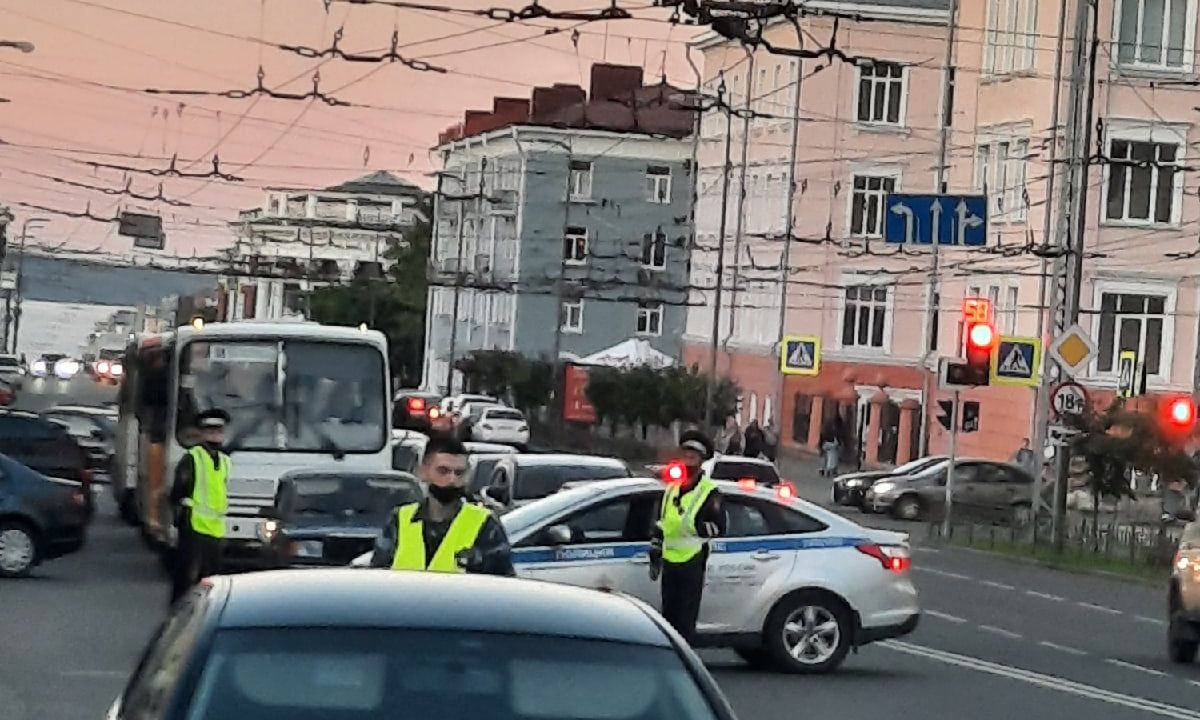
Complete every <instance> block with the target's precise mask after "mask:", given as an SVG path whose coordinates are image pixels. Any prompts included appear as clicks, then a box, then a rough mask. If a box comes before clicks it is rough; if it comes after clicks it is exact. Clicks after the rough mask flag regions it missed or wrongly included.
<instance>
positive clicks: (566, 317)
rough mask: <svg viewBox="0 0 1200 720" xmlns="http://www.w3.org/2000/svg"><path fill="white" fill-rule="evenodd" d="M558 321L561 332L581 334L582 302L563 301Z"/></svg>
mask: <svg viewBox="0 0 1200 720" xmlns="http://www.w3.org/2000/svg"><path fill="white" fill-rule="evenodd" d="M559 319H560V322H561V327H562V331H563V332H567V333H581V332H583V300H564V301H563V304H562V308H561V311H560V312H559Z"/></svg>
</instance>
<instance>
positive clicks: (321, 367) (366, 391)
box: [176, 340, 388, 453]
mask: <svg viewBox="0 0 1200 720" xmlns="http://www.w3.org/2000/svg"><path fill="white" fill-rule="evenodd" d="M179 372H180V378H179V418H178V421H177V423H176V430H177V432H178V433H179V440H180V442H181V443H185V444H187V441H188V440H189V438H188V437H186V435H187V434H188V433H189V432H190V431H191V430H192V428H191V425H192V419H193V417H194V415H195V413H198V412H202V411H204V410H208V409H211V408H219V409H221V410H224V411H226V412H228V413H229V415H230V418H231V419H230V423H229V428H228V429H227V430H226V437H227V438H228V440H227V443H228V444H227V447H228V449H229V450H258V451H283V452H347V453H371V452H378V451H379V450H381V449H383V447H384V446H385V444H386V443H387V441H388V422H387V419H386V416H385V412H386V411H385V405H386V403H384V402H383V399H384V397H385V395H384V392H385V382H384V370H383V354H382V353H381V352H380V351H379V350H378V349H376V348H374V347H371V346H369V345H363V344H350V343H326V342H314V341H305V340H284V341H258V340H233V341H226V340H222V341H206V340H198V341H193V342H191V343H190V344H188V346H187V347H186V348H184V350H183V352H182V353H181V355H180V368H179Z"/></svg>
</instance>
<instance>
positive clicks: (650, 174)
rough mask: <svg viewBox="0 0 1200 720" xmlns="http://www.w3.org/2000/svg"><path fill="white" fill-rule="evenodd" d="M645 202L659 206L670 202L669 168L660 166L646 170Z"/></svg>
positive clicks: (652, 166) (653, 166)
mask: <svg viewBox="0 0 1200 720" xmlns="http://www.w3.org/2000/svg"><path fill="white" fill-rule="evenodd" d="M646 202H650V203H656V204H659V205H666V204H668V203H670V202H671V168H669V167H664V166H662V165H651V166H650V167H648V168H646Z"/></svg>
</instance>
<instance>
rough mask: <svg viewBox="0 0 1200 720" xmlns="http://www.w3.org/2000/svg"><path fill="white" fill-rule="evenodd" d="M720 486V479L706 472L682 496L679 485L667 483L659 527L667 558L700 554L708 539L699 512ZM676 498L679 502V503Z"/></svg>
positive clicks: (681, 560) (673, 560) (675, 559)
mask: <svg viewBox="0 0 1200 720" xmlns="http://www.w3.org/2000/svg"><path fill="white" fill-rule="evenodd" d="M716 489H717V485H716V483H714V482H713V481H712V480H710V479H709V478H708V476H704V477H701V478H700V481H699V482H698V483H696V487H694V488H692V489H691V490H689V491H688V492H686V493H684V494H683V495H682V496H680V494H679V486H678V485H674V484H672V485H669V486H667V490H666V492H664V493H663V499H662V516H661V518H660V519H659V525H658V526H659V527H660V528H661V529H662V534H663V560H664V561H666V562H669V563H685V562H687V561H688V560H691V559H692V558H694V557H696V555H698V554H700V551H701V550H703V549H704V543H705V540H704V539H703V538H701V537H700V535H699V534H698V533H697V532H696V514H697V513H699V512H700V508H701V507H703V506H704V501H705V500H707V499H708V496H709V495H711V494H712V491H713V490H716ZM676 499H678V500H679V505H678V506H676V503H675V501H676Z"/></svg>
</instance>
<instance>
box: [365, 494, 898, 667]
mask: <svg viewBox="0 0 1200 720" xmlns="http://www.w3.org/2000/svg"><path fill="white" fill-rule="evenodd" d="M717 485H718V487H719V488H720V491H721V493H722V500H723V507H724V511H725V515H726V526H727V531H726V535H725V537H723V538H722V539H720V540H716V541H713V543H712V554H711V555H710V556H709V561H708V573H707V579H706V587H705V590H704V599H703V602H702V604H701V607H700V622H699V627H698V634H699V635H700V638H699V639H698V640H697V645H702V646H718V647H730V648H733V649H734V650H735V651H737V653H738V654H739V655H741V656H742V657H743V658H744V659H746V660H747V661H749V662H751V663H752V664H756V665H757V664H770V665H774V666H777V667H780V668H782V669H785V670H790V671H793V672H824V671H829V670H833V669H834V668H836V667H838V666H839V665H840V664H841V663H842V661H843V660H844V659H845V657H846V654H847V653H848V652H849V651H850V650H851V649H854V648H857V647H859V646H861V645H865V644H868V643H871V642H875V641H877V640H884V639H887V638H893V637H900V636H902V635H906V634H908V633H910V632H912V631H913V629H915V628H916V625H917V620H918V618H919V615H920V609H919V607H918V605H917V591H916V589H915V588H914V587H913V584H912V582H911V580H910V578H909V574H908V570H909V566H910V555H909V547H908V536H907V535H905V534H903V533H896V532H889V531H885V530H873V529H869V528H864V527H862V526H860V525H857V524H855V523H853V522H851V521H849V520H847V519H845V518H843V517H841V516H839V515H836V514H834V513H831V512H828V511H826V510H823V509H821V508H819V507H817V506H816V505H813V504H811V503H808V502H806V501H804V500H800V499H798V498H796V497H795V492H794V490H793V488H792V487H791V486H790V485H787V484H784V485H780V486H778V487H777V488H772V489H767V488H763V487H760V486H758V485H757V484H756V483H752V482H750V481H742V482H723V481H717ZM662 492H663V483H662V482H661V481H659V480H655V479H644V478H628V479H625V478H623V479H619V480H605V481H598V482H593V483H587V484H584V485H579V486H576V487H573V488H569V489H565V490H563V491H561V492H559V493H556V494H554V495H551V496H549V497H546V498H543V499H541V500H537V501H534V502H532V503H529V504H528V505H525V506H523V507H520V508H517V509H515V510H513V511H512V512H510V513H508V514H507V515H504V516H503V517H502V518H501V522H502V523H503V524H504V527H505V529H506V530H507V532H508V535H509V538H510V539H511V541H512V543H513V562H514V565H515V566H516V569H517V574H518V575H520V576H521V577H528V578H534V579H538V580H548V581H553V582H561V583H566V584H569V585H579V586H583V587H592V588H598V589H611V590H617V591H620V592H624V593H628V594H630V595H633V596H635V597H638V598H641V599H642V600H644V601H646V602H648V603H650V604H651V605H653V606H654V607H656V608H658V607H660V590H659V586H658V583H657V582H653V581H651V580H650V575H649V562H650V558H649V554H648V550H649V539H650V530H651V528H652V527H653V526H654V522H655V521H656V520H657V518H656V517H655V509H656V504H657V501H658V500H659V498H660V497H661V496H662ZM368 558H369V556H363V557H362V558H359V559H358V560H356V561H355V563H354V564H356V565H359V564H363V561H365V560H367V559H368Z"/></svg>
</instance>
